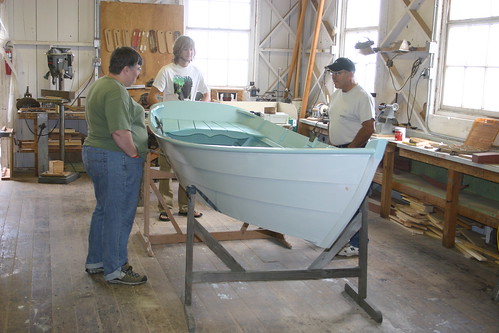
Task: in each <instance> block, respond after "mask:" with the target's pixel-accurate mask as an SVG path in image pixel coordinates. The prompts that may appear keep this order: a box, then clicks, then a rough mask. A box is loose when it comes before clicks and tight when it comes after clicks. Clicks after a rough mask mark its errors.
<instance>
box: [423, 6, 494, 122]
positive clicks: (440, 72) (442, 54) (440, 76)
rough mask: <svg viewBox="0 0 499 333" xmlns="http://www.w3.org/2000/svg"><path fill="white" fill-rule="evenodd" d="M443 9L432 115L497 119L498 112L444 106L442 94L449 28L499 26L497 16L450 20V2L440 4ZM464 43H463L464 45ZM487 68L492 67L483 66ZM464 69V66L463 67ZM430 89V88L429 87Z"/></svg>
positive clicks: (441, 12)
mask: <svg viewBox="0 0 499 333" xmlns="http://www.w3.org/2000/svg"><path fill="white" fill-rule="evenodd" d="M442 6H443V8H442V10H441V11H440V14H441V17H440V22H441V23H440V32H439V33H437V36H439V39H440V43H439V44H440V47H439V48H438V51H437V52H438V59H439V61H438V65H437V68H436V72H437V73H436V78H437V82H436V84H435V86H434V88H433V89H434V90H433V92H432V93H434V94H435V108H434V112H433V114H434V115H436V116H450V117H457V118H464V119H474V118H476V117H499V110H497V111H493V110H484V109H472V108H466V107H456V106H449V105H444V104H443V100H444V92H445V75H446V69H447V65H446V61H447V49H448V41H449V38H448V35H449V30H450V28H451V27H456V26H460V25H468V24H477V25H480V24H487V23H497V24H499V16H494V17H487V18H469V19H459V20H453V21H451V20H450V6H451V1H450V0H446V1H444V3H443V4H442ZM465 43H466V42H463V44H465ZM484 67H485V68H489V67H492V66H484ZM463 68H466V66H463ZM429 88H431V87H429Z"/></svg>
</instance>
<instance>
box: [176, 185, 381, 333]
mask: <svg viewBox="0 0 499 333" xmlns="http://www.w3.org/2000/svg"><path fill="white" fill-rule="evenodd" d="M196 192H199V190H198V189H196V187H195V186H188V187H187V195H188V196H189V210H188V213H187V243H186V264H185V295H184V310H185V314H186V319H187V325H188V327H189V331H190V332H193V331H194V330H195V320H194V315H193V313H192V307H191V306H192V285H193V284H194V283H208V282H209V283H211V282H215V283H217V282H234V281H285V280H318V279H329V278H344V277H357V278H358V290H357V289H356V288H355V287H354V286H351V285H350V284H349V283H347V284H345V292H346V293H347V294H348V295H349V296H350V297H351V298H352V299H353V300H354V301H355V302H356V303H357V304H358V305H359V306H360V307H361V308H362V309H364V311H366V312H367V314H368V315H369V316H370V317H371V318H372V319H373V320H374V321H376V322H377V323H381V322H382V321H383V315H382V313H381V312H380V311H379V310H377V309H376V307H375V306H374V305H372V304H371V303H370V302H369V301H368V300H367V299H366V297H367V243H368V234H367V210H368V208H367V206H368V203H367V196H366V198H365V199H364V201H363V202H362V204H361V206H360V207H359V209H358V211H357V213H356V214H355V216H354V217H353V218H352V219H351V220H350V222H349V223H348V225H347V227H346V228H345V229H344V230H343V232H342V234H341V235H340V237H339V238H338V239H337V240H336V242H335V243H334V244H333V245H332V246H331V247H330V248H328V249H325V250H324V251H323V252H322V253H321V254H320V255H319V256H318V257H317V259H315V261H314V262H313V263H312V264H311V265H310V266H309V267H308V268H307V269H301V270H270V271H247V270H245V269H244V268H243V267H242V266H241V265H240V264H239V263H238V262H237V261H236V259H235V258H234V257H233V256H232V255H231V254H230V253H229V252H228V251H227V250H226V249H225V248H224V247H223V246H222V245H221V244H220V242H219V241H217V240H216V239H215V238H214V237H213V236H212V235H211V234H210V233H209V232H208V231H207V230H206V229H205V228H204V227H203V226H202V225H201V224H200V223H199V222H198V221H197V220H196V218H195V217H194V205H195V195H196ZM199 193H200V194H201V195H203V196H204V194H203V193H201V192H199ZM205 200H206V199H205ZM357 231H359V240H360V244H359V263H358V266H357V267H347V268H333V269H327V268H324V267H325V266H326V265H327V264H329V263H330V262H331V260H332V259H333V258H334V257H335V256H336V255H337V254H338V252H339V251H340V250H341V249H342V248H343V246H344V245H345V244H346V243H347V242H348V241H349V240H350V238H352V236H353V235H354V234H355V233H356V232H357ZM195 237H198V238H200V239H201V240H202V241H203V242H204V243H205V244H206V245H207V246H208V247H209V248H210V250H211V251H212V252H213V253H214V254H215V255H216V256H217V257H218V258H219V259H220V260H221V261H222V262H223V263H224V264H225V265H226V266H227V267H228V268H229V269H230V271H194V270H193V259H194V238H195Z"/></svg>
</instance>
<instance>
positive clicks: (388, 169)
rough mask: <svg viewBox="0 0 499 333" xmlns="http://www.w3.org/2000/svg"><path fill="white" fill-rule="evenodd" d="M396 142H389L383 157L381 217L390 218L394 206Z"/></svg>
mask: <svg viewBox="0 0 499 333" xmlns="http://www.w3.org/2000/svg"><path fill="white" fill-rule="evenodd" d="M395 148H396V146H395V144H391V143H389V144H388V145H387V146H386V149H385V156H384V158H383V180H382V184H381V211H380V215H381V217H384V218H388V216H390V210H391V206H392V182H393V165H394V160H395Z"/></svg>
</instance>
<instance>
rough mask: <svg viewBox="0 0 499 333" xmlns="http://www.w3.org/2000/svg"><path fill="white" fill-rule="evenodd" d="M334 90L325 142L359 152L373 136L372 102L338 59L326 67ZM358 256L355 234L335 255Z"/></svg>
mask: <svg viewBox="0 0 499 333" xmlns="http://www.w3.org/2000/svg"><path fill="white" fill-rule="evenodd" d="M326 70H327V71H328V72H329V73H330V74H331V77H332V79H333V83H334V87H335V88H336V90H335V91H334V92H333V94H332V95H331V103H330V104H329V111H328V113H329V142H330V143H331V144H332V145H334V146H336V147H339V148H362V147H364V146H365V145H366V143H367V141H368V140H369V138H370V137H371V135H372V134H373V133H374V126H375V125H374V117H375V108H374V99H373V97H372V96H371V94H370V93H368V92H366V91H365V90H364V89H363V88H362V87H361V86H359V85H358V84H357V82H355V79H354V73H355V64H354V63H353V62H352V61H351V60H350V59H348V58H338V59H336V60H335V61H334V62H333V63H332V64H331V65H328V66H326ZM338 254H339V255H343V256H348V257H350V256H354V255H358V254H359V235H358V233H357V234H355V235H354V236H353V237H352V239H350V244H347V245H346V246H345V247H344V248H343V249H342V250H341V251H340V252H339V253H338Z"/></svg>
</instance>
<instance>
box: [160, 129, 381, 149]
mask: <svg viewBox="0 0 499 333" xmlns="http://www.w3.org/2000/svg"><path fill="white" fill-rule="evenodd" d="M153 133H154V135H155V136H157V137H158V138H159V139H162V140H166V141H169V142H171V143H172V144H177V145H180V146H184V147H191V148H199V149H206V150H217V151H224V150H226V151H234V152H239V151H240V152H243V151H244V152H246V153H277V154H298V153H299V154H328V155H329V154H333V155H336V154H341V155H345V154H346V155H350V154H355V155H360V154H362V155H374V154H375V153H376V149H373V148H337V147H334V146H330V147H318V148H316V147H303V148H292V147H251V146H246V147H244V146H224V145H211V144H204V143H193V142H187V141H183V140H178V139H174V138H172V137H169V136H162V135H159V134H158V133H156V132H155V131H153Z"/></svg>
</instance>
